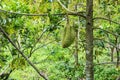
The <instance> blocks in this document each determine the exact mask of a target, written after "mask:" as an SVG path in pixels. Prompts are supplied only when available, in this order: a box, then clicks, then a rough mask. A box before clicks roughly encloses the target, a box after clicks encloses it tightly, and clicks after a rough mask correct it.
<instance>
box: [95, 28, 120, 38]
mask: <svg viewBox="0 0 120 80" xmlns="http://www.w3.org/2000/svg"><path fill="white" fill-rule="evenodd" d="M93 29H95V30H96V29H99V30H102V31H104V32H106V33H110V34H112V35H113V36H116V37H119V36H120V35H117V34H115V33H113V32H110V31H108V30H104V29H101V28H93Z"/></svg>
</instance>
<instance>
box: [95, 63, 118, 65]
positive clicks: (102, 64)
mask: <svg viewBox="0 0 120 80" xmlns="http://www.w3.org/2000/svg"><path fill="white" fill-rule="evenodd" d="M104 64H117V62H101V63H96V64H94V65H104ZM119 64H120V62H119Z"/></svg>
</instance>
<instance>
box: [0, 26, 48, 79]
mask: <svg viewBox="0 0 120 80" xmlns="http://www.w3.org/2000/svg"><path fill="white" fill-rule="evenodd" d="M0 32H1V33H2V34H3V35H4V36H5V37H6V39H7V40H8V41H9V42H10V43H11V44H12V45H13V46H14V47H15V48H16V49H17V51H18V52H19V53H20V54H21V55H22V57H24V58H25V60H26V61H27V62H28V63H29V64H30V65H31V66H32V67H33V68H34V69H35V70H36V72H37V73H38V74H39V75H40V76H41V77H42V78H44V79H45V80H48V78H47V77H46V76H45V75H43V73H41V72H40V71H39V69H38V68H37V67H36V66H35V65H34V64H33V63H32V62H31V61H30V60H29V59H28V58H27V57H26V56H25V55H24V53H23V52H22V51H21V50H20V49H19V48H18V47H17V46H16V45H15V43H14V42H13V41H12V40H11V39H10V38H9V36H8V34H7V33H6V32H5V31H4V29H3V28H2V27H1V26H0Z"/></svg>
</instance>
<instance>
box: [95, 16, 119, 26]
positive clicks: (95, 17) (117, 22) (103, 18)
mask: <svg viewBox="0 0 120 80" xmlns="http://www.w3.org/2000/svg"><path fill="white" fill-rule="evenodd" d="M96 19H102V20H106V21H110V22H112V23H115V24H118V25H120V23H118V22H116V21H113V20H110V19H107V18H103V17H95V18H93V20H96Z"/></svg>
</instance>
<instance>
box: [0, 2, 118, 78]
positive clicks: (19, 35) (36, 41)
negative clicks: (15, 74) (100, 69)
mask: <svg viewBox="0 0 120 80" xmlns="http://www.w3.org/2000/svg"><path fill="white" fill-rule="evenodd" d="M4 3H6V5H8V6H10V8H8V7H7V6H6V7H5V6H4V5H5V4H4ZM9 3H11V4H12V5H10V4H9ZM9 3H7V2H6V1H3V2H2V1H1V5H2V8H3V9H6V10H3V9H1V10H0V14H1V16H0V19H1V27H0V31H1V32H2V33H3V35H4V36H5V37H6V39H7V40H8V41H9V43H11V44H12V45H13V46H14V48H12V47H11V45H10V44H9V43H8V42H6V41H4V40H3V39H4V37H3V36H2V37H3V39H1V41H0V42H1V43H2V42H4V46H2V47H3V48H4V49H5V46H7V47H8V48H9V50H10V52H11V54H12V56H15V57H16V58H18V57H20V55H18V56H16V54H17V51H18V52H19V53H20V54H21V55H22V57H24V58H25V60H26V61H27V62H28V63H29V64H30V65H31V66H32V67H33V68H34V69H35V70H36V71H37V72H38V74H39V75H40V76H41V77H43V78H44V79H46V80H47V79H48V78H47V77H46V76H44V75H43V74H42V73H41V72H39V69H38V68H37V67H36V66H35V65H34V64H33V63H32V62H31V61H30V60H29V59H28V58H30V57H32V55H33V54H34V52H35V51H37V50H39V49H40V48H41V47H42V48H43V46H46V45H47V44H49V43H51V42H54V44H55V42H57V43H59V42H60V38H59V37H60V35H61V34H59V31H60V30H61V29H63V26H65V22H67V21H66V17H65V16H68V15H69V16H70V18H69V19H70V23H69V25H73V26H75V27H74V28H75V29H76V35H75V47H74V46H73V45H72V46H70V47H69V49H70V50H71V53H72V50H74V49H72V48H73V47H74V48H75V50H74V51H73V52H74V55H75V57H74V58H75V63H76V64H75V70H74V68H69V72H73V73H75V71H77V68H76V67H77V66H78V67H79V68H80V66H79V65H80V63H79V59H80V58H79V53H80V51H79V50H81V48H79V46H80V45H79V44H82V45H83V46H82V49H84V51H85V52H86V66H85V68H86V69H85V74H86V76H84V77H86V80H94V66H96V65H95V63H94V62H93V61H94V56H95V57H97V56H98V55H100V54H98V53H99V50H98V49H102V50H101V52H102V53H104V50H105V49H106V47H107V48H108V49H110V48H111V47H110V46H112V49H114V48H116V53H117V65H116V67H117V68H118V67H119V50H120V49H119V46H118V45H119V39H120V33H119V30H120V28H119V25H120V24H119V23H118V22H117V19H118V17H115V16H119V14H118V12H119V5H118V4H119V1H118V0H116V1H112V0H107V1H100V0H96V1H93V0H86V1H84V0H75V1H71V0H68V1H60V0H57V1H54V0H48V1H44V0H40V1H39V0H34V1H29V0H28V1H23V2H22V1H18V2H14V0H11V1H10V2H9ZM18 4H19V5H18ZM26 5H27V6H26ZM93 5H94V6H93ZM114 5H115V6H116V7H114ZM117 9H118V11H117ZM9 10H10V11H11V10H13V12H10V11H9ZM84 10H86V11H84ZM19 12H21V13H19ZM29 13H30V14H29ZM32 13H36V14H32ZM111 19H113V20H114V21H113V20H111ZM118 20H119V19H118ZM11 23H12V24H11ZM113 23H114V24H113ZM31 25H32V27H31ZM8 26H9V27H8ZM76 26H77V28H76ZM113 26H115V27H113ZM79 33H80V36H79ZM51 35H52V36H51ZM38 36H39V37H38ZM48 36H49V37H48ZM6 39H5V40H6ZM93 48H94V50H93ZM1 49H2V48H1ZM81 51H82V50H81ZM84 51H82V52H83V53H84ZM106 51H107V50H106ZM13 52H14V53H15V54H13ZM24 53H25V54H26V55H24ZM51 53H52V54H54V53H55V52H54V50H53V52H51ZM112 53H113V51H111V61H113V54H112ZM94 54H95V55H94ZM61 57H64V56H61ZM68 61H69V60H66V59H65V64H68V66H69V63H68ZM13 62H14V60H13ZM98 62H99V60H98ZM65 67H66V66H65ZM73 76H74V75H73ZM73 76H72V77H73ZM72 77H71V76H66V75H65V78H67V79H79V78H80V76H77V77H76V76H75V78H72Z"/></svg>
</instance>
